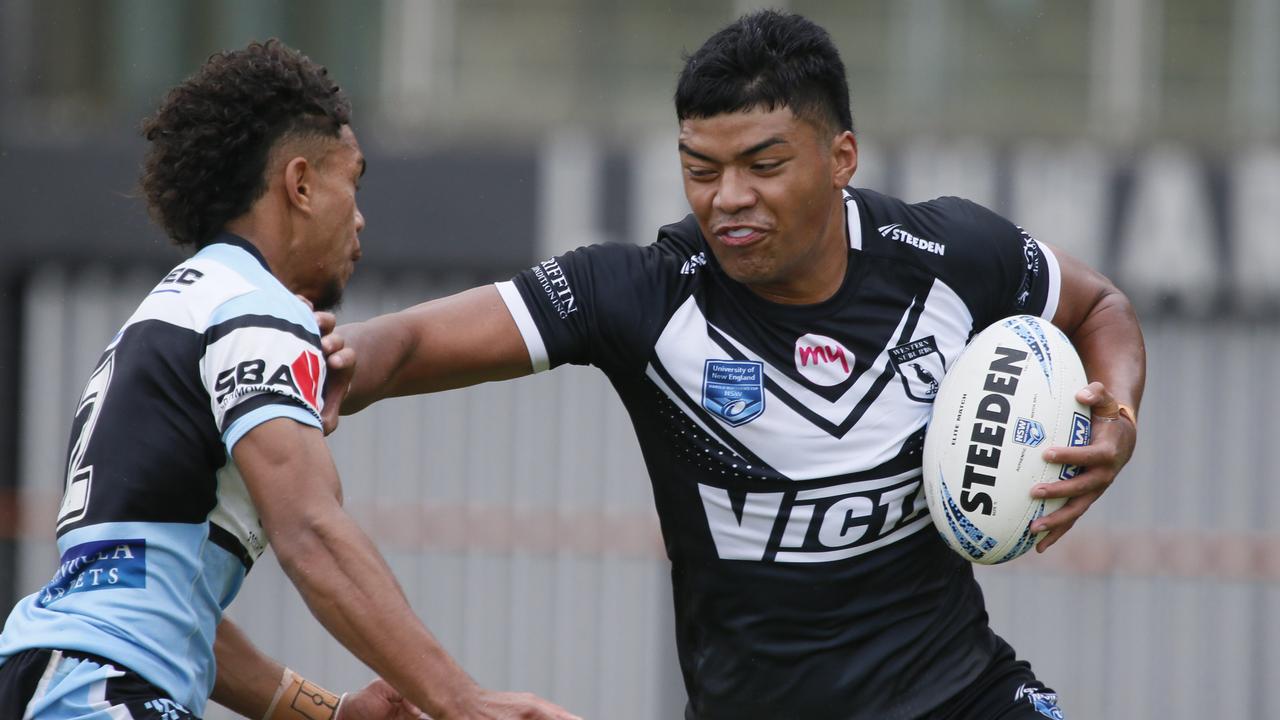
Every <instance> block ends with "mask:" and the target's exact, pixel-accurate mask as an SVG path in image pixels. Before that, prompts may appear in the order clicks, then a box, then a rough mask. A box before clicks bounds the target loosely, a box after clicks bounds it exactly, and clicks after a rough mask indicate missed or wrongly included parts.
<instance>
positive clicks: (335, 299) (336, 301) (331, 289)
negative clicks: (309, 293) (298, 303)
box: [311, 280, 343, 310]
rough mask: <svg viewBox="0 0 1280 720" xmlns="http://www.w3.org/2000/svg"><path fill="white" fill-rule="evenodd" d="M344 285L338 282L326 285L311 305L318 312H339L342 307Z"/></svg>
mask: <svg viewBox="0 0 1280 720" xmlns="http://www.w3.org/2000/svg"><path fill="white" fill-rule="evenodd" d="M342 290H343V287H342V283H341V282H338V281H337V280H335V281H333V282H331V283H329V284H328V285H326V286H325V287H324V288H323V289H322V290H321V291H320V294H319V295H318V296H316V297H315V298H312V300H311V303H312V304H313V305H315V307H316V310H337V309H338V308H339V307H340V306H341V305H342Z"/></svg>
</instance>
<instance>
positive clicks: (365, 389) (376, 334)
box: [338, 285, 533, 415]
mask: <svg viewBox="0 0 1280 720" xmlns="http://www.w3.org/2000/svg"><path fill="white" fill-rule="evenodd" d="M338 334H340V335H342V337H343V339H344V340H345V342H346V346H347V347H349V348H352V349H354V350H355V355H356V357H357V358H358V361H357V363H356V368H355V375H354V377H352V380H351V387H350V389H349V390H348V393H347V396H346V399H345V400H343V402H342V414H344V415H350V414H351V413H354V412H356V411H358V410H361V409H363V408H365V407H366V406H368V405H369V404H370V403H372V402H374V401H377V400H381V399H383V398H388V397H399V396H402V395H416V394H420V393H429V392H438V391H441V390H451V389H454V388H460V387H467V386H469V385H475V384H478V383H482V382H489V381H493V380H507V379H510V378H515V377H520V376H521V375H528V374H529V373H530V372H532V371H533V367H532V365H531V363H530V360H529V351H528V349H527V348H526V347H525V345H524V340H523V338H522V336H521V335H520V331H519V330H518V329H517V327H516V324H515V320H513V319H512V317H511V313H510V312H509V311H508V310H507V306H506V304H505V303H504V302H503V300H502V296H501V295H499V293H498V291H497V289H496V288H495V287H494V286H492V285H486V286H482V287H477V288H472V289H470V290H466V291H464V292H460V293H458V294H456V295H450V296H449V297H444V298H439V299H437V300H432V301H430V302H425V303H422V304H421V305H415V306H414V307H411V308H408V309H406V310H401V311H400V312H395V313H391V314H389V315H381V316H379V317H375V318H373V319H371V320H366V321H365V322H361V323H354V324H351V325H343V326H342V327H340V328H338Z"/></svg>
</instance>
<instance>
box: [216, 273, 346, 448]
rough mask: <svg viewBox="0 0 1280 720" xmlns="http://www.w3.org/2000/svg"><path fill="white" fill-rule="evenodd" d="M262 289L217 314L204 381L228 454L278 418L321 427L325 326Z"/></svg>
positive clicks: (237, 300) (286, 301) (226, 306)
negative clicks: (322, 336) (321, 331)
mask: <svg viewBox="0 0 1280 720" xmlns="http://www.w3.org/2000/svg"><path fill="white" fill-rule="evenodd" d="M290 300H293V298H289V299H288V300H285V299H283V298H273V297H271V296H270V295H269V294H268V293H265V292H262V291H257V292H253V293H250V294H248V295H246V296H242V297H240V298H237V299H235V300H232V301H230V302H228V303H226V304H224V305H222V306H221V307H219V308H218V309H217V310H216V311H214V314H213V316H212V317H211V318H210V322H209V325H208V328H207V329H206V330H205V333H204V343H205V351H204V357H203V358H202V360H201V363H200V370H201V380H202V381H203V383H204V386H205V389H206V390H207V391H208V393H209V398H210V400H211V405H212V410H213V417H214V421H215V422H216V423H217V427H218V433H219V434H220V435H221V436H222V442H223V444H224V445H225V446H226V448H227V452H231V449H232V448H233V447H234V446H235V444H236V442H238V441H239V440H240V438H242V437H244V435H245V434H246V433H248V432H249V431H250V430H252V429H253V428H255V427H257V426H258V425H260V424H262V423H264V422H266V421H268V420H272V419H275V418H278V417H287V418H292V419H293V420H296V421H298V422H300V423H302V424H304V425H310V426H313V427H317V428H319V427H321V424H320V409H321V407H322V400H321V388H323V387H324V378H325V363H324V354H323V353H322V352H321V350H320V335H319V328H318V327H316V326H315V321H314V319H312V318H311V315H310V312H307V311H305V308H304V306H303V305H302V304H301V303H297V307H293V306H292V304H291V303H290V302H288V301H290Z"/></svg>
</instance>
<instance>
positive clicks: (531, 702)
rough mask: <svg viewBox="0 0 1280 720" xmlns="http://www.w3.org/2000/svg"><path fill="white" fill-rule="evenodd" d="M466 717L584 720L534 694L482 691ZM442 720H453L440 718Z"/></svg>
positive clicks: (511, 719)
mask: <svg viewBox="0 0 1280 720" xmlns="http://www.w3.org/2000/svg"><path fill="white" fill-rule="evenodd" d="M464 717H466V718H468V719H470V718H483V720H582V718H580V717H578V716H577V715H574V714H573V713H571V712H569V711H568V710H565V709H564V708H562V707H560V706H559V705H556V704H555V703H552V702H549V701H547V700H543V699H542V698H540V697H538V696H537V695H534V694H532V693H514V692H495V691H492V690H481V691H480V693H479V695H478V696H477V698H476V703H475V706H474V708H472V710H471V711H470V712H467V713H465V714H464ZM440 720H452V717H449V718H440Z"/></svg>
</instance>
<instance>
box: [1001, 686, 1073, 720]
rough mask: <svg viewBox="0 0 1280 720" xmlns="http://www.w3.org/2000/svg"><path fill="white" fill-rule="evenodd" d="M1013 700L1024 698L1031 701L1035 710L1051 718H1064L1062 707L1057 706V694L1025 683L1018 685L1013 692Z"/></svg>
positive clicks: (1058, 719) (1055, 719)
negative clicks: (1030, 686)
mask: <svg viewBox="0 0 1280 720" xmlns="http://www.w3.org/2000/svg"><path fill="white" fill-rule="evenodd" d="M1013 700H1014V702H1017V701H1019V700H1025V701H1027V702H1028V703H1031V706H1032V707H1034V708H1035V709H1036V712H1038V713H1040V714H1041V715H1043V716H1045V717H1047V718H1053V720H1065V717H1066V716H1065V715H1063V714H1062V709H1061V708H1059V707H1058V694H1057V693H1052V692H1048V691H1045V690H1040V689H1037V688H1029V687H1027V686H1026V685H1025V684H1024V685H1019V686H1018V689H1017V691H1015V692H1014V694H1013Z"/></svg>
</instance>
